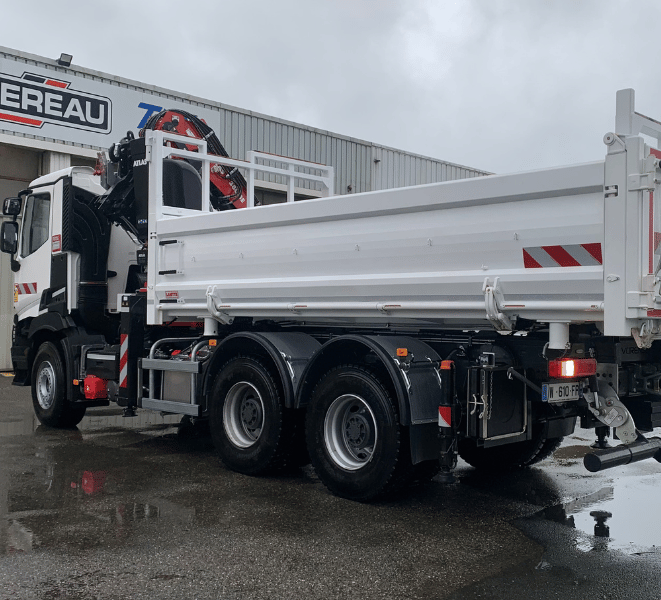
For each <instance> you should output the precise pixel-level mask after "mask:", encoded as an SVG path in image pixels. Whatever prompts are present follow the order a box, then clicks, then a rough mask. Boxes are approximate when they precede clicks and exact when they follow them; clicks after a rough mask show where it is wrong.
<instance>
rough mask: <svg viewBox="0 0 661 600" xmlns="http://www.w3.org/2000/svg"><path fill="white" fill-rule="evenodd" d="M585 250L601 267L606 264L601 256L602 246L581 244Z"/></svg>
mask: <svg viewBox="0 0 661 600" xmlns="http://www.w3.org/2000/svg"><path fill="white" fill-rule="evenodd" d="M581 246H583V248H585V249H586V250H587V252H588V253H589V254H590V255H591V256H592V258H594V259H595V260H596V261H597V262H598V263H599V264H600V265H603V264H604V259H603V258H602V256H601V244H581Z"/></svg>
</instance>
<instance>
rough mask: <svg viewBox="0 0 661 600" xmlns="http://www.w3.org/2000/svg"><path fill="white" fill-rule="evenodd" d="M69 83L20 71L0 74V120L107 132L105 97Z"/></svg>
mask: <svg viewBox="0 0 661 600" xmlns="http://www.w3.org/2000/svg"><path fill="white" fill-rule="evenodd" d="M69 85H70V82H67V81H61V80H58V79H51V78H48V77H45V76H43V75H35V74H33V73H23V75H22V76H21V77H14V76H12V75H7V74H5V73H0V121H8V122H10V123H18V124H20V125H26V126H28V127H34V128H37V129H39V128H41V127H42V126H43V124H44V123H51V124H53V125H61V126H63V127H73V128H74V129H83V130H85V131H95V132H97V133H110V130H111V125H112V123H111V119H112V116H111V113H112V104H111V102H110V100H109V99H108V98H105V97H104V96H97V95H95V94H88V93H87V92H81V91H79V90H74V89H71V88H70V87H69Z"/></svg>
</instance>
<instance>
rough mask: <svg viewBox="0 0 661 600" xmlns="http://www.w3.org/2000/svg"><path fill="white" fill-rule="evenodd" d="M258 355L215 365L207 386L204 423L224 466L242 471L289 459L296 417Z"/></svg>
mask: <svg viewBox="0 0 661 600" xmlns="http://www.w3.org/2000/svg"><path fill="white" fill-rule="evenodd" d="M294 416H295V415H293V414H292V413H291V411H286V410H285V409H284V407H283V406H282V401H281V399H280V393H279V391H278V386H277V385H276V383H275V380H274V378H273V376H272V375H271V373H270V372H269V370H268V369H267V368H266V367H265V366H264V365H263V364H262V363H261V362H259V361H258V360H256V359H254V358H249V357H243V356H239V357H236V358H233V359H232V360H230V361H229V362H227V363H225V365H224V366H223V367H222V368H221V370H220V371H219V373H218V375H217V376H216V379H215V381H214V384H213V387H212V391H211V406H210V411H209V427H210V430H211V438H212V440H213V443H214V446H215V447H216V451H217V452H218V455H219V456H220V459H221V460H222V461H223V463H224V464H225V466H227V467H228V468H229V469H231V470H233V471H237V472H239V473H244V474H246V475H261V474H264V473H269V472H273V471H279V470H281V469H283V468H285V467H286V466H288V465H289V464H290V463H291V462H292V461H293V458H292V449H293V448H294V447H295V444H294V440H295V438H296V434H297V433H298V432H297V431H296V427H295V425H296V419H295V418H294Z"/></svg>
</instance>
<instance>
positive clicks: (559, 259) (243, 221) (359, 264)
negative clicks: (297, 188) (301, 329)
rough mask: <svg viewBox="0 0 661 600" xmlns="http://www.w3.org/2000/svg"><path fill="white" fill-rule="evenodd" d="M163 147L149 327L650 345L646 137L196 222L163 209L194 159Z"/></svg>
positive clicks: (153, 216)
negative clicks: (177, 163)
mask: <svg viewBox="0 0 661 600" xmlns="http://www.w3.org/2000/svg"><path fill="white" fill-rule="evenodd" d="M611 135H613V134H611ZM164 136H165V137H166V138H167V134H164V133H163V132H151V133H150V134H149V136H148V139H147V144H148V156H150V160H151V163H150V188H149V189H150V199H149V201H150V216H149V219H150V221H149V230H150V240H149V268H148V277H149V279H148V317H147V318H148V322H149V323H165V322H168V321H171V320H172V319H173V318H175V317H178V318H180V319H181V318H185V320H190V319H200V320H201V319H203V318H205V317H209V316H211V315H213V316H214V317H215V318H216V319H217V320H219V321H221V322H230V321H231V319H233V318H235V317H252V318H254V319H272V320H276V321H286V322H292V321H295V322H305V323H308V324H311V323H325V324H342V325H348V324H352V323H358V324H371V325H375V326H386V325H390V326H393V325H396V326H407V325H413V326H420V327H425V328H427V327H433V328H444V329H447V328H460V329H473V328H475V329H484V328H488V329H493V328H494V327H495V328H496V329H498V330H501V331H508V330H511V329H512V328H513V323H514V322H515V319H516V317H520V318H524V319H529V320H534V321H538V322H542V323H552V322H558V323H584V322H595V323H597V324H598V325H599V327H600V328H602V329H604V327H605V330H604V333H605V334H606V335H631V329H632V328H638V332H640V331H642V333H643V334H644V335H645V334H650V333H651V332H653V331H654V327H655V323H657V321H655V319H656V317H657V316H661V311H659V312H658V315H657V313H656V312H655V306H656V304H655V298H658V284H657V282H656V280H655V275H654V271H655V269H656V263H657V262H658V257H656V258H655V257H654V251H655V249H656V241H657V239H658V238H657V237H656V236H659V237H661V235H659V234H658V233H657V232H659V231H661V227H660V226H659V225H658V223H657V222H658V220H659V218H658V217H659V215H658V213H659V211H658V210H655V199H654V196H655V194H654V193H653V192H654V191H655V189H656V187H657V185H658V184H657V183H656V181H655V180H656V179H657V177H656V175H657V174H658V170H657V168H658V160H656V163H655V162H654V156H651V157H650V156H649V155H650V149H649V147H648V146H646V145H645V144H644V142H643V140H642V138H640V137H634V136H630V137H625V136H622V137H618V136H614V142H612V143H611V145H610V146H609V147H608V152H609V154H608V155H607V156H606V159H605V160H604V161H601V162H596V163H589V164H581V165H576V166H570V167H563V168H554V169H546V170H540V171H533V172H527V173H517V174H511V175H498V176H488V177H481V178H474V179H467V180H461V181H452V182H446V183H439V184H431V185H423V186H417V187H412V188H401V189H394V190H388V191H379V192H369V193H364V194H354V195H343V196H334V197H329V198H323V199H316V200H306V201H302V202H296V203H287V204H279V205H271V206H263V207H254V208H247V209H241V210H234V211H225V212H206V211H202V212H200V211H193V210H184V209H171V208H164V207H163V206H162V202H161V195H162V190H161V189H160V187H161V186H160V185H159V182H160V181H162V173H161V171H160V163H161V161H162V158H163V156H166V155H173V154H174V155H179V156H190V157H191V158H192V157H195V158H196V159H198V160H199V159H200V157H201V155H200V154H192V153H186V152H184V151H179V150H173V149H172V148H166V147H163V140H164ZM149 148H151V152H150V150H149ZM202 150H203V148H202ZM652 152H653V151H652ZM207 160H209V161H211V160H213V161H216V162H217V161H218V158H217V157H207ZM645 169H647V170H648V171H649V173H645ZM634 174H638V175H639V177H638V179H637V180H636V181H635V182H633V183H632V181H633V179H632V177H633V175H634ZM641 178H642V179H641ZM641 181H642V183H641ZM636 187H637V188H640V189H634V188H636ZM656 197H657V198H658V197H659V194H658V193H657V194H656ZM605 286H612V287H611V288H610V289H606V290H605ZM609 303H610V306H608V304H609ZM659 308H661V306H659ZM604 321H606V323H605V324H604ZM645 323H647V325H645Z"/></svg>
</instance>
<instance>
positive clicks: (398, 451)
mask: <svg viewBox="0 0 661 600" xmlns="http://www.w3.org/2000/svg"><path fill="white" fill-rule="evenodd" d="M404 437H405V432H404V430H403V428H402V427H400V425H399V418H398V415H397V411H396V409H395V406H394V403H393V401H392V399H391V398H390V395H389V394H388V392H387V390H386V388H385V387H384V386H383V385H382V383H381V382H380V381H379V379H378V377H377V376H376V375H375V374H373V373H371V372H370V371H367V370H365V369H363V368H362V367H359V366H342V367H337V368H335V369H332V370H331V371H329V372H328V373H327V374H326V375H325V376H324V377H323V378H322V380H321V381H320V382H319V384H318V385H317V387H316V388H315V390H314V392H313V394H312V398H311V400H310V406H309V408H308V413H307V419H306V438H307V444H308V451H309V453H310V459H311V461H312V465H313V466H314V468H315V471H316V472H317V475H319V478H320V479H321V481H322V482H323V483H324V485H325V486H326V487H327V488H328V489H329V490H330V491H331V492H333V493H334V494H337V495H338V496H342V497H344V498H349V499H352V500H361V501H367V500H372V499H374V498H377V497H379V496H383V495H385V494H387V493H390V492H392V491H394V490H395V489H397V488H399V487H400V486H401V485H402V484H403V483H404V482H405V481H406V480H407V479H406V478H407V477H408V478H410V477H411V475H412V472H413V471H412V467H411V461H410V456H409V451H408V448H407V447H406V444H404V443H403V441H404Z"/></svg>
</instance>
